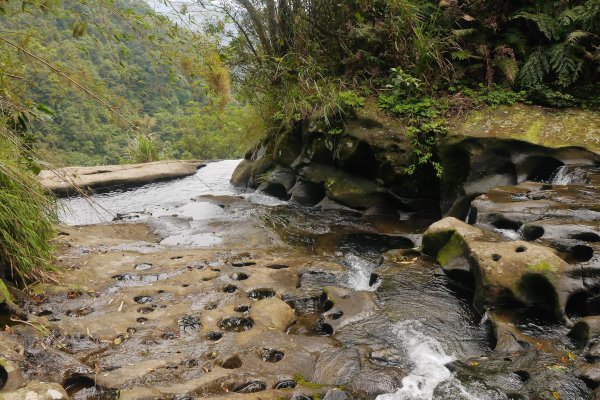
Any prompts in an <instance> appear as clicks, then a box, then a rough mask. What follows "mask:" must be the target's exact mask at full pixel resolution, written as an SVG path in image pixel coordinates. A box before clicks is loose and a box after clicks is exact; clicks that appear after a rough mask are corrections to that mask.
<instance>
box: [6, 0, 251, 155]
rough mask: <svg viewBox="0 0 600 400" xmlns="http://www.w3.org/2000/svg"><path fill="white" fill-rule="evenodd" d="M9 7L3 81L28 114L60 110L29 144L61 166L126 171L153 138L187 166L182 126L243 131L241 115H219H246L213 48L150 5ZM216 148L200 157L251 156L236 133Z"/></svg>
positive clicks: (129, 0)
mask: <svg viewBox="0 0 600 400" xmlns="http://www.w3.org/2000/svg"><path fill="white" fill-rule="evenodd" d="M2 4H4V9H3V12H2V13H0V28H1V29H0V53H1V55H0V64H1V66H0V69H2V70H3V71H4V72H5V73H6V74H0V80H1V79H3V78H4V79H5V81H6V80H11V81H13V82H12V83H11V84H13V85H15V83H16V84H18V85H19V88H18V92H19V94H20V99H19V101H22V102H23V104H26V103H28V102H30V103H36V104H48V105H50V107H51V108H52V109H53V111H54V118H53V119H52V120H46V121H36V122H35V123H33V124H32V125H31V126H30V135H31V136H32V138H33V139H36V140H37V141H38V142H39V143H38V144H37V145H36V147H37V149H38V150H39V151H40V153H41V154H43V155H44V156H45V157H46V158H48V159H52V160H53V161H54V162H55V164H59V165H60V164H76V165H97V164H107V163H120V162H125V161H128V160H129V159H130V151H131V149H132V148H135V147H136V146H137V145H143V144H147V143H145V142H144V141H143V139H142V140H138V139H137V138H138V137H152V138H154V142H155V144H156V146H157V147H158V149H160V150H163V149H164V150H165V151H167V155H168V156H171V155H180V156H181V155H183V154H184V153H186V149H185V148H182V147H180V146H182V145H184V143H183V142H182V141H181V138H182V136H183V132H184V131H187V130H190V128H191V127H190V126H189V125H183V124H187V123H189V122H190V120H195V121H200V120H201V119H199V118H194V116H195V115H196V114H198V113H210V114H211V115H210V116H208V118H209V119H212V118H215V117H218V116H221V117H222V118H223V120H224V123H226V124H229V123H230V122H231V123H233V124H239V123H240V121H228V120H227V118H226V116H227V115H232V114H234V115H236V116H240V113H239V112H238V113H235V112H230V113H223V112H222V111H223V110H224V109H225V108H227V107H229V108H231V109H240V110H241V109H246V108H245V107H246V106H245V105H244V104H240V103H239V102H233V103H232V102H231V85H230V79H229V71H228V70H227V68H226V67H225V65H224V63H223V59H222V56H221V54H220V53H219V51H218V48H217V46H216V44H215V40H213V39H211V38H210V37H208V36H206V35H204V34H201V33H196V32H192V31H190V30H189V29H187V28H177V27H176V26H175V25H174V24H173V23H172V22H171V21H170V20H169V19H167V18H166V17H164V16H161V15H158V14H156V13H154V12H153V11H152V10H151V9H150V8H149V7H148V6H147V5H146V4H145V3H144V2H141V1H138V0H118V1H116V2H109V3H106V2H102V1H98V0H94V1H86V2H83V1H81V2H80V1H66V2H63V3H52V4H49V3H48V4H47V3H46V2H39V3H38V2H35V1H34V2H28V1H15V2H8V3H2ZM3 39H5V40H8V41H10V42H11V43H13V44H14V45H16V46H18V48H17V47H15V46H12V45H9V44H8V43H7V42H5V41H3ZM24 51H27V52H29V53H31V54H32V55H33V56H35V57H37V58H34V57H32V56H30V55H28V54H26V53H25V52H24ZM38 58H39V60H38ZM40 60H41V61H40ZM44 62H45V63H47V65H46V64H44ZM48 65H49V66H51V67H52V68H55V70H54V69H52V68H49V67H48ZM5 84H6V82H4V83H3V82H0V90H1V89H2V87H4V86H5ZM82 88H84V89H85V90H82ZM88 92H89V93H88ZM90 93H91V94H92V95H90ZM194 106H198V107H197V108H194ZM182 110H185V115H183V112H182ZM178 124H182V125H178ZM164 127H167V128H168V130H167V131H163V130H161V128H164ZM229 134H231V135H229ZM130 137H133V138H134V139H133V141H134V142H135V143H132V144H131V145H130V144H129V139H128V138H130ZM211 140H213V141H215V142H212V141H211V142H206V146H207V150H206V151H204V150H203V149H202V148H199V147H197V148H195V150H194V154H195V156H196V157H199V158H209V157H211V156H212V154H213V153H214V152H213V151H212V150H210V149H209V148H212V147H215V146H220V147H223V148H229V149H231V151H234V152H232V153H221V156H222V157H228V158H229V157H240V156H242V155H243V154H244V151H241V150H240V148H239V146H238V145H237V144H238V137H236V136H234V135H233V132H231V131H230V132H228V135H226V134H225V133H223V134H222V135H220V136H216V135H215V136H212V137H211ZM223 143H226V144H227V145H224V144H223ZM245 144H247V143H245ZM249 145H250V144H248V146H249ZM132 146H133V147H132ZM186 154H187V153H186ZM138 156H139V154H138ZM138 158H139V157H138ZM143 158H145V157H141V158H140V159H143ZM146 158H147V157H146ZM150 158H156V157H155V155H152V157H150Z"/></svg>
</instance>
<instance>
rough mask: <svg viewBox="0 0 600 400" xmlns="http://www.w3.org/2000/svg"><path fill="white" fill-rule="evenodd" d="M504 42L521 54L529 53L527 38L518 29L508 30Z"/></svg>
mask: <svg viewBox="0 0 600 400" xmlns="http://www.w3.org/2000/svg"><path fill="white" fill-rule="evenodd" d="M504 42H505V43H506V44H509V45H510V46H511V47H512V48H513V49H516V50H517V51H518V53H519V54H525V53H526V52H527V48H528V44H527V38H526V37H525V35H524V34H523V32H521V31H519V30H517V29H510V30H508V31H507V32H506V35H504Z"/></svg>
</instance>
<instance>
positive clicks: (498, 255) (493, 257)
mask: <svg viewBox="0 0 600 400" xmlns="http://www.w3.org/2000/svg"><path fill="white" fill-rule="evenodd" d="M501 258H502V256H501V255H500V254H492V260H494V261H500V259H501Z"/></svg>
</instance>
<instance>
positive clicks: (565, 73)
mask: <svg viewBox="0 0 600 400" xmlns="http://www.w3.org/2000/svg"><path fill="white" fill-rule="evenodd" d="M550 64H551V65H552V71H553V72H554V73H555V74H556V76H557V78H558V84H559V85H560V86H562V87H567V86H569V85H570V84H572V83H573V82H575V81H576V80H577V79H578V78H579V74H580V73H581V69H582V68H583V59H581V58H580V57H578V56H576V55H575V54H573V52H572V51H571V49H570V46H569V45H567V44H564V43H561V44H557V45H555V46H553V47H552V48H551V49H550Z"/></svg>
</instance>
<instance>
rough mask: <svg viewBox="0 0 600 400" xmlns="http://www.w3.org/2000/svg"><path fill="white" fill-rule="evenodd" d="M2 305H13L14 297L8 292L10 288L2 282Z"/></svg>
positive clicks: (0, 300) (0, 287)
mask: <svg viewBox="0 0 600 400" xmlns="http://www.w3.org/2000/svg"><path fill="white" fill-rule="evenodd" d="M2 303H9V304H12V297H11V295H10V292H9V291H8V288H7V287H6V284H5V283H4V282H3V281H2V280H0V304H2Z"/></svg>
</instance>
